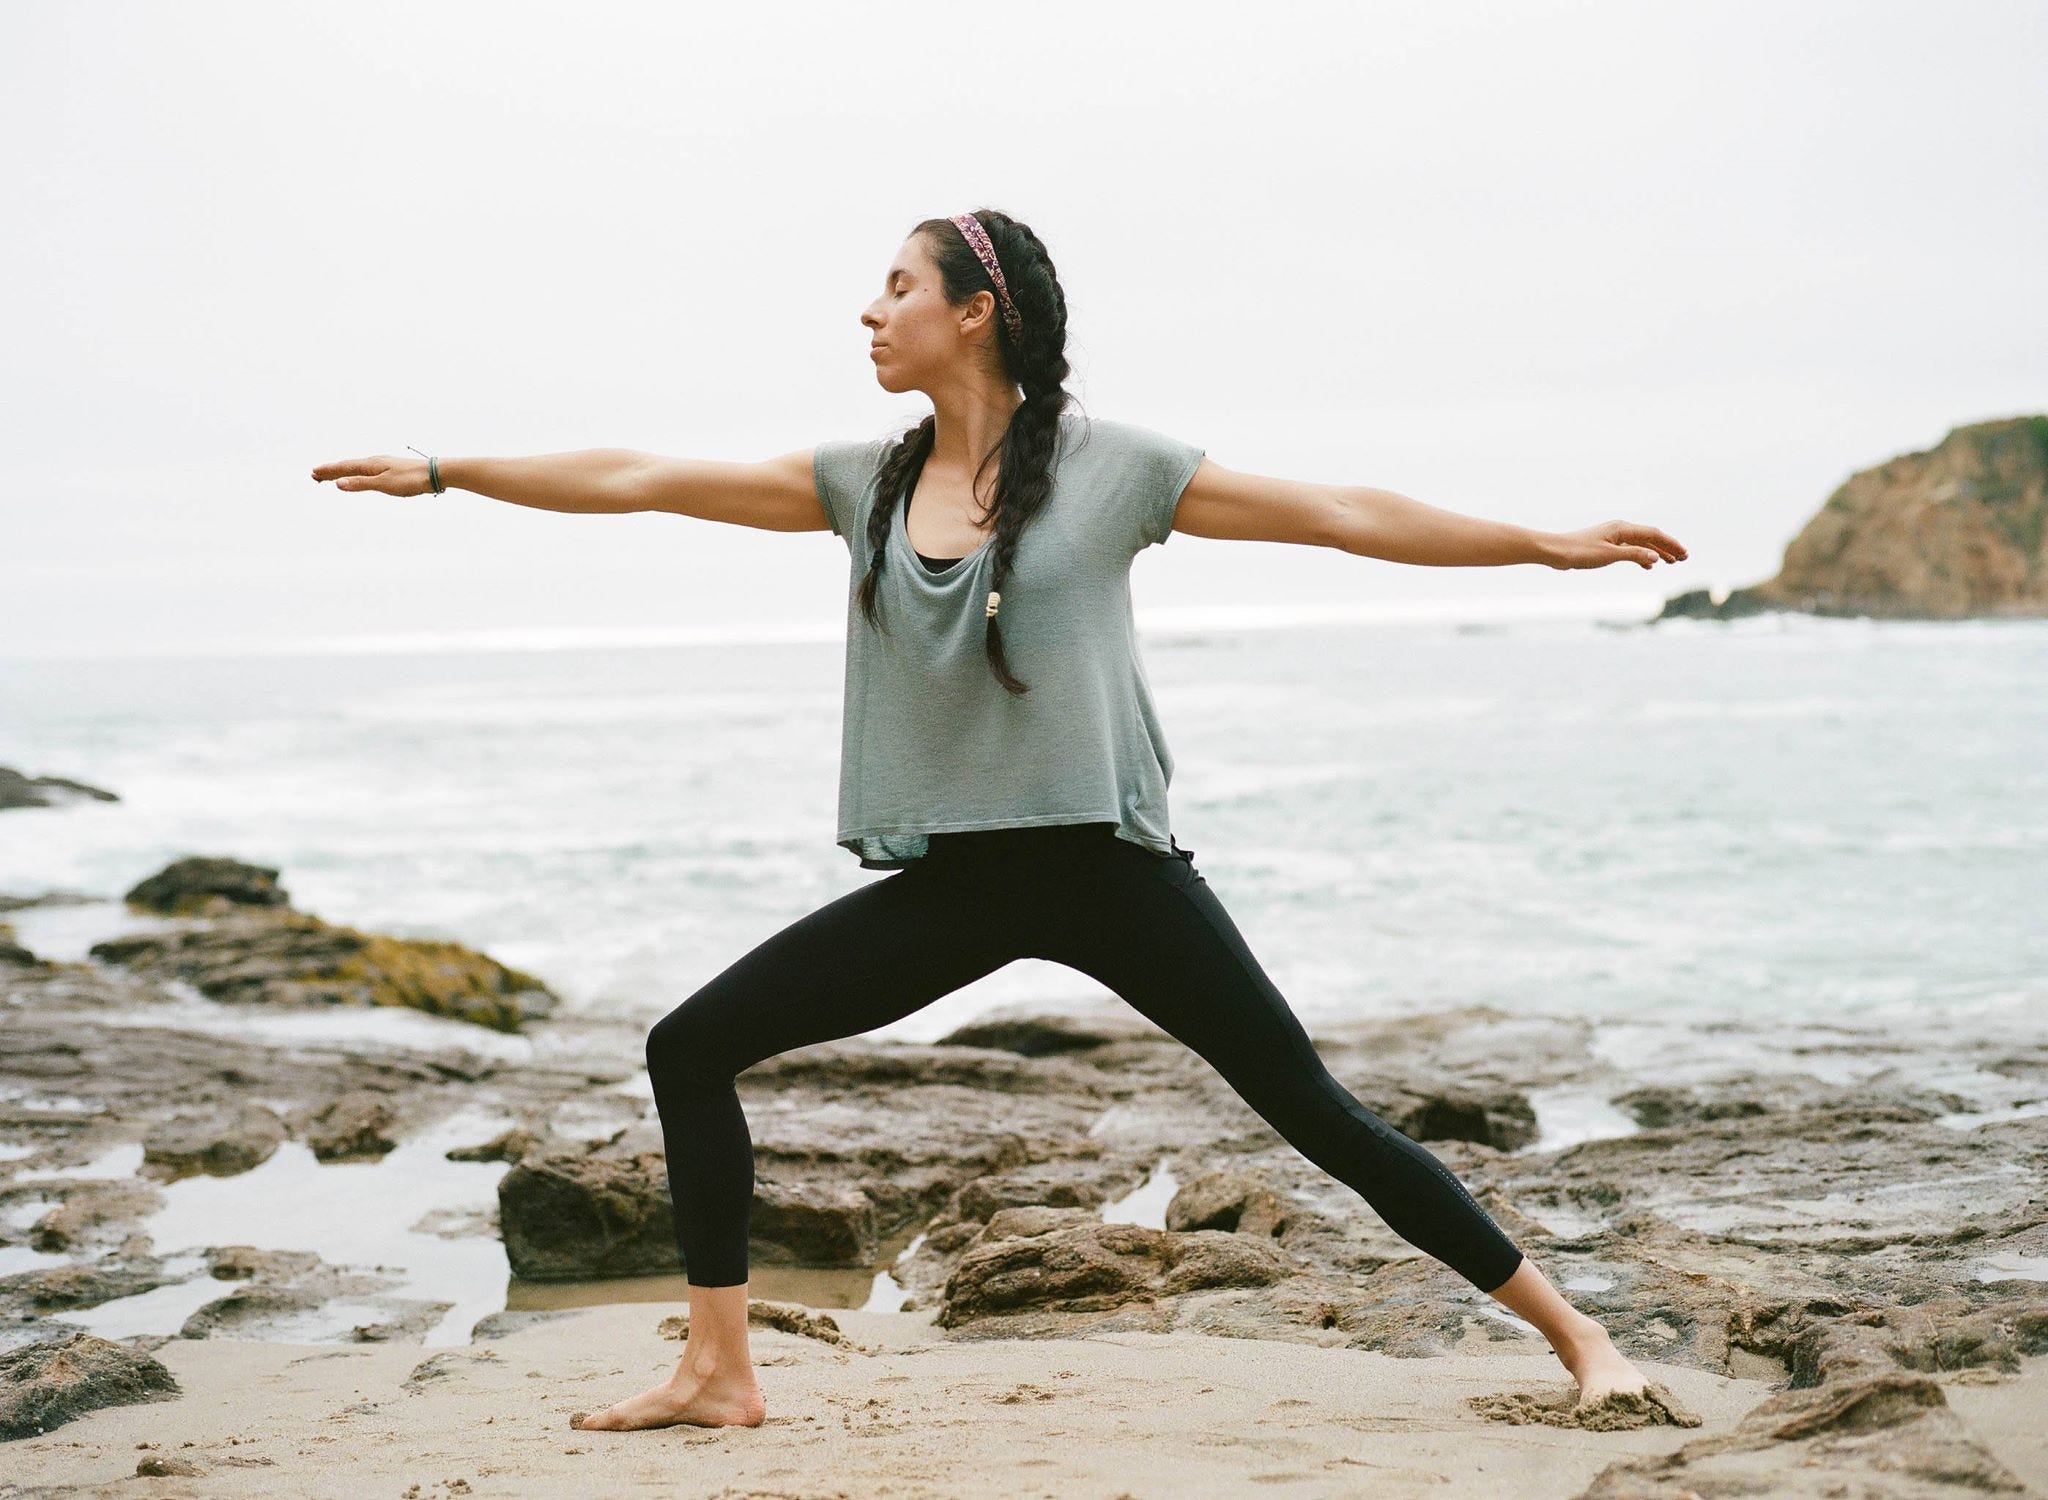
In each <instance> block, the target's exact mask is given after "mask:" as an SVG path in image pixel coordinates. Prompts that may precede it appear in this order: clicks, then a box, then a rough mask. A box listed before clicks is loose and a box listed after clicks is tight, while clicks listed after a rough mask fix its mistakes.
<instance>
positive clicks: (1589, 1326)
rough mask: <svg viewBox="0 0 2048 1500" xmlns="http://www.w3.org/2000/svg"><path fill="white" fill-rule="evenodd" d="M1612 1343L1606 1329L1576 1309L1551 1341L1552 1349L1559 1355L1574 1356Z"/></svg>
mask: <svg viewBox="0 0 2048 1500" xmlns="http://www.w3.org/2000/svg"><path fill="white" fill-rule="evenodd" d="M1611 1342H1612V1340H1610V1339H1609V1338H1608V1336H1607V1330H1606V1329H1605V1328H1603V1327H1601V1325H1600V1324H1599V1323H1598V1322H1597V1321H1596V1320H1594V1319H1592V1318H1589V1317H1587V1316H1586V1315H1585V1314H1584V1313H1582V1312H1579V1311H1578V1310H1577V1309H1576V1308H1575V1309H1573V1311H1572V1316H1571V1317H1570V1318H1569V1319H1568V1320H1567V1321H1566V1322H1565V1324H1564V1327H1563V1328H1562V1329H1561V1330H1560V1331H1559V1333H1558V1335H1557V1336H1556V1337H1555V1338H1553V1339H1551V1340H1550V1347H1551V1348H1552V1349H1554V1350H1556V1351H1557V1352H1558V1353H1559V1354H1574V1353H1579V1352H1582V1351H1584V1350H1587V1349H1597V1348H1599V1347H1600V1346H1601V1345H1603V1344H1607V1343H1611Z"/></svg>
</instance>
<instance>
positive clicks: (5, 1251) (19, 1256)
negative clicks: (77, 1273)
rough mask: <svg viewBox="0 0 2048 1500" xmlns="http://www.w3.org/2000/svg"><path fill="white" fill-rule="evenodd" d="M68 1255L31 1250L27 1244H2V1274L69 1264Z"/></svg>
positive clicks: (0, 1253)
mask: <svg viewBox="0 0 2048 1500" xmlns="http://www.w3.org/2000/svg"><path fill="white" fill-rule="evenodd" d="M70 1264H71V1257H70V1256H68V1255H51V1254H49V1253H48V1252H47V1251H42V1250H31V1249H29V1247H28V1246H26V1245H0V1276H15V1275H19V1274H20V1273H21V1272H23V1271H43V1270H47V1269H49V1268H50V1267H51V1266H68V1265H70Z"/></svg>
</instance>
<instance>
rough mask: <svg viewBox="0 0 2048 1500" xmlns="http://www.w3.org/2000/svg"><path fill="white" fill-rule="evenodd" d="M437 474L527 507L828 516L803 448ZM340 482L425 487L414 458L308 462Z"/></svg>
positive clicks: (798, 520) (395, 491) (394, 489)
mask: <svg viewBox="0 0 2048 1500" xmlns="http://www.w3.org/2000/svg"><path fill="white" fill-rule="evenodd" d="M439 462H440V468H441V483H442V485H443V486H444V487H445V488H447V489H451V490H455V489H461V490H470V491H473V492H474V493H476V494H479V495H484V496H487V497H489V498H490V499H493V500H504V501H506V502H508V503H510V504H513V505H526V506H531V507H533V508H534V509H536V510H555V511H567V512H571V513H575V514H582V515H606V514H612V515H616V514H623V513H628V512H635V511H649V510H665V511H670V512H672V513H674V514H676V515H681V516H696V517H698V518H699V519H701V520H705V521H728V522H731V523H732V524H733V525H735V526H754V527H758V528H760V529H762V530H764V531H823V530H825V529H826V526H827V524H828V522H827V521H826V518H825V510H824V507H823V505H822V504H821V503H820V502H819V499H818V492H817V487H816V485H815V484H814V483H813V480H812V473H811V450H810V449H808V448H804V449H800V450H799V451H797V452H795V453H785V454H783V455H782V456H781V457H779V458H770V459H764V460H762V461H761V462H759V463H730V462H725V461H721V460H716V459H701V458H667V457H664V456H663V455H661V454H659V453H642V452H639V451H637V450H635V449H632V448H582V449H578V450H577V451H575V452H572V453H537V454H533V455H530V456H527V457H520V458H443V459H441V460H440V461H439ZM313 477H314V479H316V480H320V479H332V480H333V481H334V487H335V488H336V489H341V490H375V491H377V492H379V493H381V494H386V495H424V494H427V493H429V487H428V484H427V461H426V460H425V459H423V458H414V457H410V456H408V457H405V458H394V457H392V456H390V455H388V454H379V455H378V456H376V457H374V458H348V459H340V460H337V461H335V462H333V463H324V464H321V465H319V466H318V467H316V468H315V469H314V470H313Z"/></svg>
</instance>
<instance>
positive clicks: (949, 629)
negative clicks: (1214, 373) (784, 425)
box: [814, 410, 1204, 870]
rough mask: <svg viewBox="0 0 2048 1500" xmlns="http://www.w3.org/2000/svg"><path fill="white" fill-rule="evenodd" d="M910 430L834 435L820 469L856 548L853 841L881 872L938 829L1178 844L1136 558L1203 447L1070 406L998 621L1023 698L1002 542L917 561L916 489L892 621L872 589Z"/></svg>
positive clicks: (888, 605) (887, 588)
mask: <svg viewBox="0 0 2048 1500" xmlns="http://www.w3.org/2000/svg"><path fill="white" fill-rule="evenodd" d="M895 442H896V439H895V438H894V437H884V438H876V439H872V440H870V441H866V442H857V441H856V442H827V443H820V444H819V445H818V447H817V450H816V457H815V464H814V472H815V475H816V479H817V486H818V495H819V498H820V500H821V501H822V502H823V504H824V507H825V514H826V516H827V517H828V518H829V519H830V521H831V524H832V529H833V531H835V532H836V533H838V535H839V536H840V537H841V538H842V539H843V540H844V541H845V542H846V544H847V549H848V551H849V552H850V553H851V555H852V566H851V569H850V572H849V575H848V578H849V582H848V589H847V603H846V699H845V718H844V724H843V728H842V731H841V744H840V763H839V837H838V842H839V843H840V845H841V846H842V847H844V848H845V849H847V850H848V851H850V852H851V853H853V854H855V855H857V856H859V858H860V862H861V866H862V867H863V868H864V869H870V870H893V869H901V868H903V867H904V866H906V865H908V864H910V863H911V862H912V861H914V860H916V859H919V858H921V857H922V856H923V855H924V853H925V850H926V847H927V839H926V835H928V834H932V833H940V832H954V831H960V830H967V829H977V828H1017V827H1027V826H1039V825H1044V824H1051V823H1095V822H1103V823H1115V824H1116V825H1117V828H1116V833H1117V837H1119V838H1123V839H1128V840H1130V841H1131V842H1132V843H1135V844H1141V845H1143V846H1144V847H1145V848H1148V849H1151V850H1154V851H1156V852H1158V853H1160V854H1170V853H1172V852H1173V843H1172V840H1171V837H1170V835H1169V824H1168V819H1167V808H1166V789H1167V785H1168V783H1169V782H1171V781H1172V779H1173V756H1172V753H1171V752H1170V751H1168V749H1167V747H1166V736H1165V733H1164V731H1163V730H1162V729H1161V727H1160V724H1159V718H1158V715H1157V714H1156V713H1155V712H1154V710H1153V706H1152V689H1151V685H1150V684H1149V683H1148V682H1147V681H1146V680H1145V668H1144V665H1143V663H1142V662H1141V661H1140V660H1139V657H1138V640H1137V626H1136V624H1135V622H1134V621H1133V619H1132V615H1131V588H1130V569H1131V559H1132V558H1133V557H1135V556H1136V555H1137V554H1138V552H1139V551H1141V550H1142V549H1143V548H1145V547H1148V546H1150V545H1152V544H1153V543H1155V542H1164V541H1166V539H1167V538H1168V536H1170V535H1171V534H1172V527H1173V513H1174V508H1175V506H1176V505H1178V504H1179V502H1180V496H1181V491H1182V490H1184V489H1185V488H1186V487H1187V483H1188V481H1189V480H1190V479H1192V478H1193V477H1194V473H1195V469H1196V467H1197V466H1198V465H1199V464H1200V463H1201V461H1202V454H1203V451H1204V450H1202V449H1200V448H1196V447H1193V446H1191V445H1189V444H1187V443H1183V442H1178V441H1176V440H1175V439H1173V438H1169V437H1165V436H1162V435H1161V434H1159V433H1156V432H1153V431H1151V430H1149V429H1147V428H1144V427H1139V426H1136V425H1133V424H1131V423H1128V422H1111V421H1106V420H1104V419H1102V418H1091V417H1087V416H1084V415H1083V414H1081V413H1079V412H1076V411H1072V410H1068V411H1065V412H1062V413H1061V414H1060V437H1059V443H1058V447H1057V450H1056V456H1055V459H1054V464H1055V467H1054V471H1053V485H1052V492H1051V494H1050V495H1049V496H1048V497H1047V500H1046V503H1045V504H1044V505H1043V506H1042V507H1041V508H1040V509H1039V512H1038V514H1037V515H1035V516H1033V517H1032V518H1031V521H1030V523H1029V524H1028V525H1026V526H1025V528H1024V532H1023V535H1022V536H1021V537H1019V539H1018V542H1017V550H1016V554H1015V557H1014V559H1013V561H1012V564H1011V568H1010V576H1009V578H1008V579H1007V580H1005V582H1004V585H1003V590H1002V595H1003V597H1002V602H1001V606H1000V613H999V615H998V619H999V620H1000V621H1001V624H1002V630H1003V647H1004V650H1005V652H1006V655H1007V660H1008V662H1009V666H1010V671H1011V673H1012V675H1014V676H1015V677H1016V678H1017V679H1018V680H1019V681H1020V682H1024V683H1027V684H1028V685H1029V686H1030V689H1031V691H1030V692H1028V693H1023V694H1012V693H1010V692H1008V691H1006V690H1005V689H1004V687H1003V685H1002V684H1001V683H1000V682H998V681H996V679H995V675H994V673H992V672H991V671H990V670H989V664H988V656H987V653H986V651H985V649H984V647H983V644H982V641H983V634H984V631H985V629H986V627H987V612H986V605H987V601H988V592H989V584H990V581H991V579H992V577H993V575H994V571H995V560H994V557H993V556H992V555H991V549H990V547H989V545H988V543H986V542H985V543H983V544H982V545H981V546H980V547H977V548H976V549H975V550H974V551H973V552H970V553H969V554H968V555H967V556H966V557H964V558H962V559H961V560H960V561H959V562H957V563H955V564H953V565H952V566H951V567H949V568H942V569H940V570H939V571H938V572H932V571H930V570H928V569H927V568H925V567H924V566H923V565H922V564H921V563H919V562H918V560H917V557H916V555H915V553H914V552H913V550H912V548H911V545H910V534H909V532H908V531H907V530H906V529H905V526H904V521H903V506H902V505H901V503H898V504H897V505H896V507H895V514H894V515H893V516H892V517H891V519H890V527H889V540H888V547H889V549H890V550H889V554H888V557H887V559H886V561H885V563H884V565H883V569H882V573H881V576H880V577H879V578H878V579H877V580H876V583H877V587H878V590H879V596H878V599H877V603H878V605H879V608H880V610H881V615H882V619H883V621H884V623H885V624H886V626H887V632H886V633H880V632H877V630H876V629H875V628H874V627H873V626H871V625H870V624H869V623H868V620H867V616H866V615H865V614H864V613H862V611H861V609H860V606H859V603H858V600H857V598H856V590H857V589H858V587H859V585H860V580H861V578H862V577H863V576H864V575H865V574H866V572H867V568H868V560H869V548H868V517H869V515H870V513H871V512H872V510H873V507H874V502H875V494H874V489H875V479H876V477H877V475H878V472H879V470H880V469H881V466H882V461H883V459H884V458H885V457H886V456H887V454H888V452H889V450H890V449H891V448H892V447H893V446H894V445H895Z"/></svg>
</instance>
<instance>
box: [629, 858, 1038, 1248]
mask: <svg viewBox="0 0 2048 1500" xmlns="http://www.w3.org/2000/svg"><path fill="white" fill-rule="evenodd" d="M1016 925H1017V924H1016V922H1015V921H1014V918H1013V914H1011V913H1009V912H1008V911H1007V910H1006V908H1005V907H1004V905H1003V903H1000V902H989V901H987V900H985V899H978V898H977V895H976V893H975V892H974V891H973V890H972V889H970V888H969V887H967V886H964V885H962V884H956V883H955V882H952V881H949V880H946V879H943V878H940V877H938V876H936V875H934V874H932V873H931V872H930V871H928V870H925V869H920V868H918V867H917V866H915V865H913V866H912V867H910V868H909V869H905V870H899V871H897V872H896V873H895V874H892V875H889V876H886V877H885V878H883V879H881V880H878V881H873V882H871V883H869V884H867V885H864V886H861V887H860V888H859V889H857V890H853V891H849V892H847V893H846V894H845V895H843V896H841V897H839V898H838V899H837V900H835V901H831V902H828V903H827V904H826V905H824V906H821V907H819V908H818V909H817V910H816V911H813V912H811V913H810V914H809V915H807V916H804V917H800V918H798V919H797V920H796V921H795V922H793V923H791V924H790V925H789V926H787V927H785V928H783V929H782V930H781V931H780V932H777V933H775V934H774V935H773V936H771V937H769V938H768V939H766V940H765V941H763V942H762V943H761V944H760V945H759V946H758V947H756V948H754V949H753V950H752V951H751V952H748V953H746V954H744V955H742V956H741V957H740V958H739V959H737V960H735V961H734V962H733V963H732V964H731V965H730V966H729V967H728V968H727V969H726V970H725V971H724V972H723V973H721V974H719V975H717V976H716V977H714V978H713V979H711V980H710V981H709V982H707V983H706V984H705V985H704V986H703V987H702V988H700V989H699V990H698V991H697V992H696V993H695V994H693V995H691V996H690V997H689V998H688V999H687V1000H685V1001H683V1003H682V1004H680V1005H678V1006H677V1007H676V1008H675V1009H674V1010H672V1011H670V1012H669V1013H668V1014H667V1015H666V1016H664V1017H662V1019H661V1020H659V1021H657V1022H656V1023H655V1025H654V1029H653V1030H652V1031H650V1032H649V1033H648V1037H647V1073H648V1078H649V1080H650V1082H651V1083H652V1085H653V1088H654V1102H655V1107H656V1108H657V1109H658V1110H659V1111H660V1114H661V1131H662V1139H663V1144H664V1146H665V1148H666V1152H667V1158H668V1180H669V1195H670V1197H671V1199H672V1200H673V1202H674V1205H675V1228H676V1248H677V1251H678V1253H679V1255H680V1256H681V1259H682V1262H683V1268H684V1272H685V1274H686V1276H687V1277H688V1279H689V1282H690V1285H692V1286H693V1287H722V1286H736V1285H739V1284H740V1283H743V1282H745V1281H746V1279H747V1237H748V1230H749V1219H750V1215H751V1212H752V1209H753V1201H754V1150H753V1138H752V1136H751V1134H750V1133H749V1132H748V1129H747V1120H746V1115H745V1114H744V1113H743V1112H742V1110H741V1108H740V1099H739V1090H738V1088H737V1087H736V1084H735V1080H736V1079H737V1077H738V1075H739V1074H740V1073H741V1072H743V1071H745V1070H746V1069H747V1068H749V1067H752V1066H753V1065H754V1064H755V1063H757V1062H760V1061H761V1060H762V1059H764V1058H769V1057H773V1056H775V1055H777V1054H778V1053H782V1052H788V1051H791V1050H793V1049H795V1048H798V1047H805V1046H810V1045H812V1044H814V1043H817V1042H825V1041H832V1040H836V1039H838V1038H840V1037H848V1036H855V1035H858V1034H859V1033H861V1032H864V1031H872V1030H874V1029H875V1028H876V1027H878V1026H885V1025H887V1024H888V1023H889V1022H891V1021H895V1020H899V1019H901V1018H902V1017H904V1016H907V1015H909V1014H911V1013H912V1012H913V1011H917V1010H921V1009H923V1008H924V1007H925V1006H926V1005H929V1004H930V1003H931V1002H932V1001H934V1000H937V999H939V998H940V997H942V996H944V995H947V994H950V993H951V992H952V991H954V990H957V989H959V988H960V987H961V986H963V985H965V984H968V983H970V982H971V981H973V980H975V979H979V978H980V977H982V976H983V975H984V974H988V973H990V972H992V971H993V970H996V969H999V968H1001V967H1002V966H1003V965H1004V964H1007V963H1009V962H1010V961H1011V960H1012V959H1014V958H1017V957H1019V956H1020V955H1021V949H1020V948H1019V946H1018V945H1017V943H1016V942H1015V941H1014V940H1013V938H1012V935H1011V934H1012V929H1014V928H1015V926H1016Z"/></svg>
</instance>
